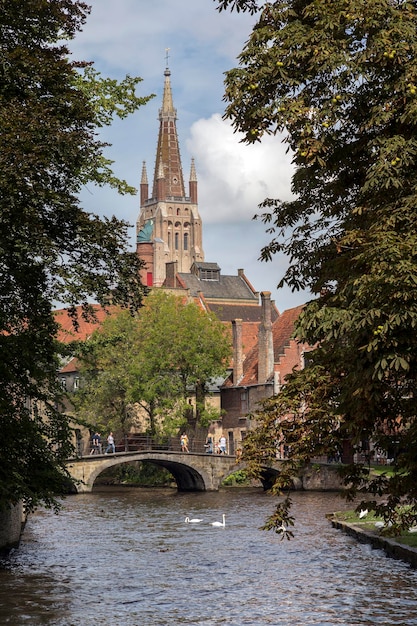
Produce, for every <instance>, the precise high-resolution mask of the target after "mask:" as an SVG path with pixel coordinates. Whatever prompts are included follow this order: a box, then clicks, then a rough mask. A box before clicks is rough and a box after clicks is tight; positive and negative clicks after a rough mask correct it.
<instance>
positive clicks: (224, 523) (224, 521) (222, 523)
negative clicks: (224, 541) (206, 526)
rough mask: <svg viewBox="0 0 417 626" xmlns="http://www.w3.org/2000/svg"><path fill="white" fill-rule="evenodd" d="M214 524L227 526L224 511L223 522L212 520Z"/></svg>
mask: <svg viewBox="0 0 417 626" xmlns="http://www.w3.org/2000/svg"><path fill="white" fill-rule="evenodd" d="M211 525H212V526H217V527H218V528H219V527H223V528H224V527H225V526H226V515H225V514H224V513H223V521H222V522H211Z"/></svg>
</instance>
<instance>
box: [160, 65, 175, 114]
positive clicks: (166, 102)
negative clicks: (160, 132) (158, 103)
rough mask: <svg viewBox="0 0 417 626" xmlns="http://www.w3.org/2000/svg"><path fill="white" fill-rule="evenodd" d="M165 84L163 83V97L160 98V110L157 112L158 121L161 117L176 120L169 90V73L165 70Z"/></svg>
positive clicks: (170, 90)
mask: <svg viewBox="0 0 417 626" xmlns="http://www.w3.org/2000/svg"><path fill="white" fill-rule="evenodd" d="M164 76H165V82H164V95H163V98H162V108H161V110H160V112H159V119H161V117H162V116H173V117H174V119H177V110H176V109H175V108H174V102H173V100H172V89H171V78H170V77H171V71H170V70H169V69H168V68H166V69H165V72H164Z"/></svg>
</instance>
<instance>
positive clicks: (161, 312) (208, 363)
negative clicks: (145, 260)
mask: <svg viewBox="0 0 417 626" xmlns="http://www.w3.org/2000/svg"><path fill="white" fill-rule="evenodd" d="M229 358H230V333H228V331H227V329H226V328H225V326H224V325H223V324H222V323H221V322H220V321H219V320H217V319H216V318H215V317H214V316H211V315H209V314H207V313H205V312H203V311H201V310H200V309H199V308H198V307H197V305H195V304H194V303H193V302H192V303H188V304H187V303H185V302H184V301H183V299H182V298H181V297H178V296H174V295H171V294H169V293H167V292H165V291H163V290H154V291H153V292H152V293H151V294H150V295H149V296H148V297H147V299H146V302H145V304H144V306H143V307H142V308H141V310H140V312H139V313H138V314H137V316H135V317H132V316H130V315H129V313H128V312H125V313H123V312H122V313H120V314H119V315H117V316H115V317H109V318H108V319H107V320H105V322H104V324H103V326H102V328H101V329H100V330H98V331H96V332H95V333H94V335H93V337H92V338H91V339H89V340H88V341H87V342H86V343H85V344H84V345H82V346H81V347H80V350H79V359H80V362H81V364H82V367H81V370H80V372H81V375H82V378H83V387H82V389H81V391H77V393H76V394H75V397H74V403H75V407H76V411H77V415H78V417H79V418H80V419H82V420H83V421H84V422H87V423H90V424H91V425H96V424H99V425H101V426H102V427H103V428H104V427H106V428H110V429H112V430H114V431H116V432H119V433H122V432H123V434H126V433H128V432H129V429H130V428H131V426H132V425H133V424H134V422H133V421H132V420H133V419H134V415H135V407H136V408H137V407H140V408H141V409H142V411H143V412H144V413H145V414H146V415H147V418H148V428H147V430H148V432H149V433H150V434H152V435H171V434H173V433H174V432H175V433H176V432H177V430H178V428H179V427H180V426H181V425H185V424H187V419H188V420H189V426H195V422H194V421H193V420H191V421H190V411H189V409H190V407H189V404H188V403H187V399H188V398H189V396H190V395H193V394H195V396H196V401H197V416H196V420H197V421H198V422H199V423H200V424H204V423H205V422H206V421H207V420H208V419H210V418H212V417H213V416H212V414H211V413H210V412H207V410H206V407H205V397H206V395H207V392H208V384H209V382H210V380H211V379H214V378H216V377H220V376H224V375H225V371H226V367H227V362H228V359H229ZM217 417H218V415H217ZM126 418H129V419H130V421H129V419H126Z"/></svg>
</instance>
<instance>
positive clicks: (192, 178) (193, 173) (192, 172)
mask: <svg viewBox="0 0 417 626" xmlns="http://www.w3.org/2000/svg"><path fill="white" fill-rule="evenodd" d="M191 182H193V183H194V182H197V173H196V171H195V162H194V157H193V158H192V159H191V170H190V183H191Z"/></svg>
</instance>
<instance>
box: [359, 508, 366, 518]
mask: <svg viewBox="0 0 417 626" xmlns="http://www.w3.org/2000/svg"><path fill="white" fill-rule="evenodd" d="M367 515H368V509H361V512H360V513H359V519H362V517H366V516H367Z"/></svg>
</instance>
